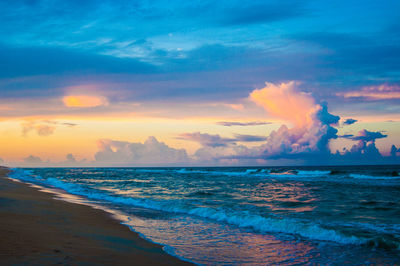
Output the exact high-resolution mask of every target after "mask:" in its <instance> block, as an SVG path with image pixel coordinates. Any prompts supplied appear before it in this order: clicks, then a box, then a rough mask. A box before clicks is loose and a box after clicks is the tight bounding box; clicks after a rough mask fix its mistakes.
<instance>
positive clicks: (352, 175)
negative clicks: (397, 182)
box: [349, 174, 400, 180]
mask: <svg viewBox="0 0 400 266" xmlns="http://www.w3.org/2000/svg"><path fill="white" fill-rule="evenodd" d="M349 176H350V177H351V178H354V179H373V180H380V179H381V180H393V179H400V176H389V175H387V176H372V175H361V174H350V175H349Z"/></svg>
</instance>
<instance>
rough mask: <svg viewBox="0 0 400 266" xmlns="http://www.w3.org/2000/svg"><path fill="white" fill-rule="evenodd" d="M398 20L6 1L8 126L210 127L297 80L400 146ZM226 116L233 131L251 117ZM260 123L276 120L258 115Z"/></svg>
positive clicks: (275, 10) (377, 14)
mask: <svg viewBox="0 0 400 266" xmlns="http://www.w3.org/2000/svg"><path fill="white" fill-rule="evenodd" d="M398 10H400V2H399V1H329V2H327V1H295V0H293V1H249V2H243V1H217V2H216V1H173V0H169V1H115V0H114V1H61V0H42V1H40V0H38V1H35V0H25V1H22V0H21V1H18V0H16V1H1V2H0V97H1V101H0V104H2V105H3V106H4V107H3V108H2V109H1V110H2V114H1V117H3V119H11V118H12V119H31V118H29V117H32V116H34V117H36V118H35V119H38V117H48V116H51V115H58V117H52V119H64V120H65V119H66V120H68V119H70V117H68V116H71V115H75V117H74V118H75V119H77V118H76V116H81V118H82V119H85V117H86V116H88V115H89V114H92V115H94V116H100V115H112V114H120V113H121V112H122V113H123V112H124V110H126V108H127V106H131V105H135V106H137V109H135V110H134V111H135V112H136V113H139V114H140V115H143V114H146V115H147V116H151V115H149V114H153V113H157V114H159V113H164V114H165V116H168V117H169V118H178V117H179V118H181V117H185V116H187V115H186V114H187V113H188V112H187V111H188V110H189V109H190V108H192V109H190V110H194V109H196V108H197V107H196V106H203V105H206V106H207V107H204V108H203V109H201V107H198V110H197V109H196V110H194V111H190V112H191V114H198V116H201V117H204V116H207V117H209V116H210V115H211V114H210V112H209V110H210V107H209V106H210V105H213V104H214V105H215V104H220V105H224V104H225V105H229V106H240V105H241V104H242V102H243V99H246V98H247V97H248V96H249V94H250V93H251V92H252V91H254V90H255V89H260V88H263V87H264V86H265V85H264V84H265V82H270V83H275V84H278V83H282V82H283V83H286V82H290V81H296V82H297V83H298V85H297V87H298V90H301V91H303V92H306V93H310V94H312V96H313V98H314V99H315V100H316V102H319V103H322V102H327V103H328V104H329V109H330V110H331V111H332V112H333V113H335V114H337V115H340V116H341V117H347V118H350V117H351V118H355V119H356V120H358V121H359V122H360V121H361V122H366V123H372V124H368V126H369V128H368V129H369V130H373V131H379V130H381V131H382V130H383V131H391V130H393V133H391V132H388V133H389V134H388V135H389V138H391V141H392V142H393V141H395V143H394V144H396V145H397V144H399V143H398V142H397V141H398V140H399V138H400V136H398V135H397V134H398V132H397V131H396V127H398V124H395V125H393V124H391V125H386V124H385V125H386V126H385V125H384V126H383V127H384V128H382V123H383V122H385V121H388V120H393V121H397V119H398V118H399V113H400V105H399V104H398V103H399V100H400V96H399V94H400V87H399V86H400V45H399V43H400V15H399V12H398ZM379 88H380V89H379ZM71 91H72V92H73V93H76V92H77V93H80V94H82V93H86V94H87V93H89V94H99V93H100V94H101V95H102V97H106V98H107V107H104V108H89V109H82V108H80V109H79V110H77V109H74V110H71V109H70V108H61V107H60V108H59V107H57V101H56V99H59V98H62V97H64V96H65V95H66V92H71ZM382 95H383V96H382ZM10 102H12V103H14V105H13V107H10V106H9V104H10ZM171 105H172V106H173V107H170V106H171ZM21 106H25V107H28V108H21ZM200 109H201V110H200ZM217 109H218V110H213V111H211V112H213V113H218V114H220V115H219V116H222V117H221V118H224V117H225V118H226V117H227V118H229V116H231V117H234V118H236V120H237V119H240V118H243V117H246V119H247V120H249V119H250V118H249V113H251V112H252V110H253V109H251V107H249V111H248V112H247V113H246V115H242V114H237V113H233V112H236V111H237V110H236V109H235V108H234V109H235V110H236V111H235V110H233V111H232V113H231V115H229V114H230V113H229V111H226V110H222V109H221V108H217ZM246 110H247V109H246ZM123 116H125V114H124V115H123ZM216 119H217V118H216ZM225 120H226V119H225ZM253 120H271V119H270V117H269V116H268V114H267V115H266V116H265V119H263V117H262V115H261V111H260V110H258V111H257V112H254V119H253ZM239 123H240V121H239ZM374 123H375V124H374ZM361 129H364V127H363V128H361V126H359V127H355V128H354V131H357V130H361ZM267 131H268V130H267ZM214 132H215V130H214ZM182 133H185V132H182ZM204 133H207V132H204ZM247 133H248V132H237V134H247ZM253 133H254V132H253ZM344 133H346V132H343V134H344ZM347 133H349V132H347ZM350 133H353V134H355V132H350ZM260 134H261V133H260ZM260 134H257V135H260ZM264 134H265V133H264ZM105 137H107V136H105ZM387 150H389V148H387Z"/></svg>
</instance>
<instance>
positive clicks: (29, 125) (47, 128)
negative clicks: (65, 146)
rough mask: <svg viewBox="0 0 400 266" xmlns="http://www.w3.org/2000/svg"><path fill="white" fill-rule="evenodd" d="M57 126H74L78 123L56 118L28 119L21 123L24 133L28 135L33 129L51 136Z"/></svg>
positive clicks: (39, 133)
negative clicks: (61, 120) (60, 120)
mask: <svg viewBox="0 0 400 266" xmlns="http://www.w3.org/2000/svg"><path fill="white" fill-rule="evenodd" d="M57 126H67V127H74V126H77V124H74V123H68V122H59V121H55V120H42V121H28V122H24V123H22V124H21V127H22V135H23V136H24V137H26V136H28V134H29V133H30V132H31V131H34V132H36V133H37V134H38V135H39V136H41V137H46V136H50V135H52V134H53V133H54V131H55V130H56V128H57Z"/></svg>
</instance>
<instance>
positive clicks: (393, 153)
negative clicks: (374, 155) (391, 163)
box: [390, 145, 400, 157]
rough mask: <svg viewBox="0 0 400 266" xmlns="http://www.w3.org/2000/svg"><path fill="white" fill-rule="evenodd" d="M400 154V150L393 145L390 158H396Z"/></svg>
mask: <svg viewBox="0 0 400 266" xmlns="http://www.w3.org/2000/svg"><path fill="white" fill-rule="evenodd" d="M399 152H400V148H397V147H396V146H395V145H392V147H391V148H390V156H392V157H396V156H397V153H399Z"/></svg>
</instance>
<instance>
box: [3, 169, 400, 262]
mask: <svg viewBox="0 0 400 266" xmlns="http://www.w3.org/2000/svg"><path fill="white" fill-rule="evenodd" d="M399 171H400V167H399V166H346V167H343V166H341V167H248V168H245V167H236V168H227V167H224V168H222V167H221V168H40V169H39V168H38V169H21V168H16V169H13V171H12V173H11V175H10V177H11V178H13V179H17V180H20V181H23V182H28V183H32V184H35V185H38V186H41V187H43V188H46V189H53V190H54V189H56V191H57V193H58V194H59V195H64V196H65V197H64V198H65V199H67V200H68V199H69V198H70V197H69V196H68V195H71V194H72V195H76V196H78V197H75V201H78V202H81V203H85V204H91V205H93V206H97V207H101V208H104V209H106V210H108V211H110V212H113V213H114V214H118V218H119V219H120V220H121V222H122V223H124V224H125V225H127V226H129V227H130V228H131V229H132V230H134V231H136V232H138V233H139V234H140V235H141V236H143V237H144V238H146V239H148V240H150V241H153V242H155V243H159V244H161V245H163V246H164V249H165V250H166V251H167V252H168V253H170V254H173V255H175V256H178V257H180V258H182V259H185V260H189V261H192V262H194V263H197V264H209V265H215V264H224V265H232V264H252V265H256V264H263V265H265V264H288V265H291V264H303V263H305V264H330V263H332V264H352V265H357V264H400V203H399V200H400V177H399ZM61 197H62V196H61ZM62 198H63V197H62Z"/></svg>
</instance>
